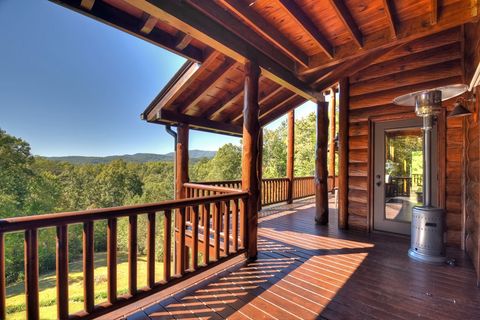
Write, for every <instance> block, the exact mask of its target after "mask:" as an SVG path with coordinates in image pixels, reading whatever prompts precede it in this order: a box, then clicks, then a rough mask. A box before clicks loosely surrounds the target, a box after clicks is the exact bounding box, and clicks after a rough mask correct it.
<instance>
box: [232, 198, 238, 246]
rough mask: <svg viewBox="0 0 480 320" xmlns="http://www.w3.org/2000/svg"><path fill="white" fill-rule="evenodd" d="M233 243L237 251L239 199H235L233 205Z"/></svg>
mask: <svg viewBox="0 0 480 320" xmlns="http://www.w3.org/2000/svg"><path fill="white" fill-rule="evenodd" d="M232 245H233V250H234V251H235V252H237V251H238V199H235V200H233V205H232Z"/></svg>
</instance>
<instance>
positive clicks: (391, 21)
mask: <svg viewBox="0 0 480 320" xmlns="http://www.w3.org/2000/svg"><path fill="white" fill-rule="evenodd" d="M383 10H384V11H385V15H386V16H387V21H388V26H389V28H390V32H391V35H392V39H397V25H398V19H397V11H396V9H395V3H394V2H393V0H383Z"/></svg>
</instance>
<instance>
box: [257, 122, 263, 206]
mask: <svg viewBox="0 0 480 320" xmlns="http://www.w3.org/2000/svg"><path fill="white" fill-rule="evenodd" d="M258 135H259V137H258V161H257V166H258V170H257V171H258V181H259V184H258V186H259V189H258V199H257V210H258V211H260V210H262V188H263V186H262V179H263V178H262V177H263V128H262V127H260V130H259V134H258Z"/></svg>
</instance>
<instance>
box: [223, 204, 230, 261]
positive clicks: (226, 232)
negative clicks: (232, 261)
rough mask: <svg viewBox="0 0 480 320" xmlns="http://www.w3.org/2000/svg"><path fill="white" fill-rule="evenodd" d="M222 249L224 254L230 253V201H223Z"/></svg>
mask: <svg viewBox="0 0 480 320" xmlns="http://www.w3.org/2000/svg"><path fill="white" fill-rule="evenodd" d="M223 251H224V252H225V256H228V255H229V253H230V201H225V214H224V216H223Z"/></svg>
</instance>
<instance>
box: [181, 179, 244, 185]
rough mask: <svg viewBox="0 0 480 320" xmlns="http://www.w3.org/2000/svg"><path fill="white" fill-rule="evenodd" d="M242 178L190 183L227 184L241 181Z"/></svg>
mask: <svg viewBox="0 0 480 320" xmlns="http://www.w3.org/2000/svg"><path fill="white" fill-rule="evenodd" d="M241 182H242V180H217V181H193V182H190V183H195V184H203V185H212V184H226V183H241Z"/></svg>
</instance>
